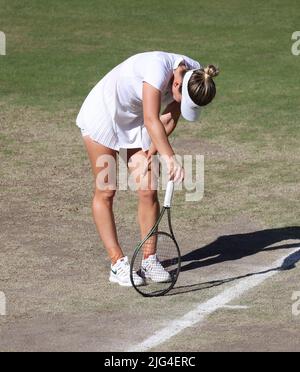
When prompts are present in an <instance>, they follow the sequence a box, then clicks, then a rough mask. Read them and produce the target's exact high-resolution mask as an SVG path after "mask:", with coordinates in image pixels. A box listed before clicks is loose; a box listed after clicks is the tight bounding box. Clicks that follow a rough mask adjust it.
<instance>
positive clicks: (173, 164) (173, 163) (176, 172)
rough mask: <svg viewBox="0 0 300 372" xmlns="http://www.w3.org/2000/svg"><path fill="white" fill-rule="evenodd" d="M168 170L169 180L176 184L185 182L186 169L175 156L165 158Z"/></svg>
mask: <svg viewBox="0 0 300 372" xmlns="http://www.w3.org/2000/svg"><path fill="white" fill-rule="evenodd" d="M165 160H166V162H167V168H168V176H169V179H170V180H172V181H174V182H175V183H180V182H182V181H183V180H184V169H183V167H182V166H181V165H180V163H179V162H178V161H177V159H176V157H175V155H174V156H167V157H165Z"/></svg>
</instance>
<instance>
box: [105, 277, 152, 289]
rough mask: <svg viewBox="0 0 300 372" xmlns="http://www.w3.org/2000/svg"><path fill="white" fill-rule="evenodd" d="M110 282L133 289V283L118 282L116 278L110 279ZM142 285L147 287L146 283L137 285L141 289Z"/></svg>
mask: <svg viewBox="0 0 300 372" xmlns="http://www.w3.org/2000/svg"><path fill="white" fill-rule="evenodd" d="M109 281H110V282H111V283H117V284H119V285H120V286H122V287H132V284H131V282H130V283H124V282H121V281H120V280H118V279H117V278H114V277H110V278H109ZM142 285H145V284H144V283H141V284H136V286H137V287H141V286H142Z"/></svg>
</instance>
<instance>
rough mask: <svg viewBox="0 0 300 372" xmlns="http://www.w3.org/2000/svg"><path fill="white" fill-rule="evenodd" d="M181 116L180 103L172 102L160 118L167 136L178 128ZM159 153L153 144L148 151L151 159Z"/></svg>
mask: <svg viewBox="0 0 300 372" xmlns="http://www.w3.org/2000/svg"><path fill="white" fill-rule="evenodd" d="M180 115H181V110H180V103H178V102H176V101H173V102H171V103H170V104H169V105H168V106H167V107H166V108H165V110H164V111H163V113H162V115H161V116H160V121H161V122H162V123H163V126H164V128H165V131H166V135H167V136H168V137H169V136H170V135H171V134H172V133H173V131H174V130H175V128H176V125H177V123H178V120H179V118H180ZM156 153H157V149H156V147H155V146H154V144H153V143H152V144H151V146H150V149H149V151H148V156H149V157H151V156H152V155H155V154H156Z"/></svg>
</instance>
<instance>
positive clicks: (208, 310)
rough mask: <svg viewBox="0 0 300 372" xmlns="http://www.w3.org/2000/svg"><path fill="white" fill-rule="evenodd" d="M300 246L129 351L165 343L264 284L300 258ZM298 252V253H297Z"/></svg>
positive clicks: (145, 349) (150, 347)
mask: <svg viewBox="0 0 300 372" xmlns="http://www.w3.org/2000/svg"><path fill="white" fill-rule="evenodd" d="M299 249H300V247H298V248H297V249H295V250H293V251H290V253H289V255H287V256H285V257H283V258H281V259H280V260H278V261H276V262H274V263H273V265H272V266H269V267H266V268H263V269H260V271H261V272H262V273H263V274H257V275H253V276H251V277H247V278H244V279H241V280H240V281H239V282H238V283H237V284H236V285H233V286H232V287H230V288H228V289H225V290H224V291H223V292H222V293H220V294H219V295H217V296H215V297H213V298H211V299H210V300H208V301H206V302H204V303H202V304H199V305H198V306H197V307H196V308H195V309H194V310H192V311H190V312H188V313H187V314H185V315H184V316H182V317H181V318H178V319H175V320H173V321H171V322H170V323H169V325H167V326H166V327H164V328H162V329H161V330H160V331H157V332H155V333H154V335H153V336H150V337H149V338H147V339H146V340H144V341H142V342H141V343H140V344H138V345H134V346H132V347H130V349H129V350H128V351H130V352H134V351H141V352H143V351H148V350H150V349H152V348H153V347H156V346H158V345H161V344H163V343H164V342H166V341H167V340H169V339H170V338H172V337H174V336H175V335H177V334H178V333H180V332H182V331H183V330H184V329H186V328H187V327H192V326H193V325H195V324H197V323H201V322H203V321H204V320H205V318H207V317H208V316H209V315H211V314H212V313H214V312H215V311H217V310H219V309H220V308H222V307H224V306H226V305H227V304H228V303H230V302H231V301H233V300H235V299H237V298H239V297H240V296H241V295H243V294H244V293H245V292H247V291H249V290H250V289H252V288H255V287H257V286H258V285H260V284H262V283H263V282H264V281H265V280H266V279H269V278H271V277H272V276H274V275H275V274H277V273H278V270H276V269H277V268H279V267H282V266H283V264H284V263H288V264H290V265H292V264H293V263H296V262H297V261H299V260H300V251H299ZM296 252H297V253H298V254H296Z"/></svg>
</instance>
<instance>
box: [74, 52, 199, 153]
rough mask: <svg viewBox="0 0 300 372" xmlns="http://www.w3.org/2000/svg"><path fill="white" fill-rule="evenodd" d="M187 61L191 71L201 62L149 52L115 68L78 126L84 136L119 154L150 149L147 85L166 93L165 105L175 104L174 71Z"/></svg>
mask: <svg viewBox="0 0 300 372" xmlns="http://www.w3.org/2000/svg"><path fill="white" fill-rule="evenodd" d="M182 62H184V63H185V64H186V66H187V68H188V69H197V68H200V67H201V66H200V64H199V62H196V61H194V60H192V59H191V58H189V57H186V56H182V55H179V54H174V53H165V52H147V53H141V54H137V55H134V56H132V57H130V58H129V59H127V60H126V61H124V62H123V63H121V64H120V65H118V66H117V67H115V68H114V69H113V70H112V71H110V72H109V73H108V74H107V75H106V76H104V78H103V79H102V80H101V81H100V82H99V83H98V84H97V85H96V86H95V87H94V88H93V89H92V91H91V92H90V93H89V95H88V96H87V98H86V99H85V101H84V103H83V105H82V107H81V109H80V112H79V114H78V117H77V120H76V124H77V126H78V127H79V128H81V130H82V134H83V135H88V136H90V137H91V138H92V139H93V140H94V141H96V142H98V143H100V144H102V145H104V146H106V147H109V148H111V149H114V150H117V151H119V149H120V148H127V149H130V148H142V149H143V150H144V151H146V150H148V149H149V147H150V144H151V138H150V136H149V135H148V132H147V129H146V128H145V126H144V119H143V103H142V90H143V82H147V83H149V84H151V85H152V86H154V87H155V88H157V89H159V90H160V91H161V92H162V106H163V105H165V106H166V105H168V104H169V103H171V102H172V101H173V96H172V86H171V84H170V83H171V78H172V76H173V70H174V69H176V68H177V67H178V66H179V64H180V63H182Z"/></svg>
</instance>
